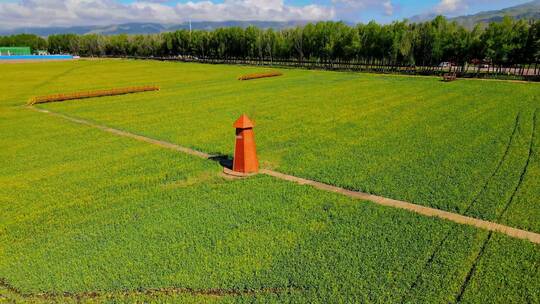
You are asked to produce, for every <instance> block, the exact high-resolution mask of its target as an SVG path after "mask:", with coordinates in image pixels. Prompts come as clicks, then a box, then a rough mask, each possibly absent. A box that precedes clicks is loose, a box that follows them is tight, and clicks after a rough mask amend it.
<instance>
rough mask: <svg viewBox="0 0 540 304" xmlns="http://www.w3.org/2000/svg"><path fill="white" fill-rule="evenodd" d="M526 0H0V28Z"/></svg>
mask: <svg viewBox="0 0 540 304" xmlns="http://www.w3.org/2000/svg"><path fill="white" fill-rule="evenodd" d="M529 1H530V0H422V1H415V0H0V28H15V27H31V26H73V25H111V24H119V23H127V22H159V23H181V22H185V21H188V20H195V21H224V20H267V21H268V20H271V21H287V20H308V21H318V20H345V21H351V22H367V21H370V20H376V21H379V22H383V23H387V22H391V21H393V20H401V19H404V18H409V17H411V16H415V15H432V14H442V15H446V16H457V15H465V14H473V13H477V12H479V11H485V10H493V9H500V8H504V7H509V6H514V5H518V4H522V3H526V2H529Z"/></svg>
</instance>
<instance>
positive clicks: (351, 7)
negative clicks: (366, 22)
mask: <svg viewBox="0 0 540 304" xmlns="http://www.w3.org/2000/svg"><path fill="white" fill-rule="evenodd" d="M332 3H333V4H334V5H335V6H336V8H337V10H338V14H342V15H344V16H348V17H353V19H356V18H354V15H355V14H358V13H361V12H362V11H365V10H368V9H375V10H380V11H381V12H382V13H384V14H385V15H387V16H392V15H393V14H394V9H395V7H394V4H393V3H392V0H332Z"/></svg>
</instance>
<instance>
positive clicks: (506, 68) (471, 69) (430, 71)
mask: <svg viewBox="0 0 540 304" xmlns="http://www.w3.org/2000/svg"><path fill="white" fill-rule="evenodd" d="M105 57H106V58H127V59H139V60H159V61H180V62H198V63H210V64H241V65H254V66H266V67H286V68H302V69H318V70H328V71H352V72H372V73H382V74H404V75H424V76H443V75H444V74H448V73H451V74H454V75H456V77H460V78H481V79H502V80H526V81H540V65H538V63H533V64H490V65H485V64H477V65H474V64H466V65H462V66H453V65H451V66H443V65H408V64H400V63H396V62H392V61H389V60H384V59H365V60H350V61H347V60H338V61H332V60H324V61H311V60H295V59H267V58H264V59H260V58H252V59H251V58H212V57H191V56H186V57H182V56H178V57H143V56H105Z"/></svg>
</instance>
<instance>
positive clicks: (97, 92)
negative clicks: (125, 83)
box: [28, 86, 159, 105]
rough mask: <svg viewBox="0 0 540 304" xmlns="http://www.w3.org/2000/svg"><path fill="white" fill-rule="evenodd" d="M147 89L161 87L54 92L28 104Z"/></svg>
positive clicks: (153, 89)
mask: <svg viewBox="0 0 540 304" xmlns="http://www.w3.org/2000/svg"><path fill="white" fill-rule="evenodd" d="M147 91H159V87H158V86H139V87H127V88H117V89H109V90H95V91H87V92H75V93H67V94H52V95H46V96H36V97H32V98H30V100H29V101H28V105H34V104H38V103H47V102H56V101H65V100H72V99H83V98H92V97H103V96H114V95H123V94H130V93H138V92H147Z"/></svg>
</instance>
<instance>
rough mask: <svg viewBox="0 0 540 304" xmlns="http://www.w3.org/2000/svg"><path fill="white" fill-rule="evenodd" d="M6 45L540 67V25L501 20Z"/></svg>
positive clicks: (21, 38)
mask: <svg viewBox="0 0 540 304" xmlns="http://www.w3.org/2000/svg"><path fill="white" fill-rule="evenodd" d="M0 45H3V46H30V47H32V49H44V48H46V49H48V51H49V52H50V53H53V54H62V53H69V54H74V55H80V56H104V55H112V56H155V57H158V56H194V57H214V58H264V59H296V60H318V61H349V60H354V59H371V58H374V59H384V60H387V61H391V62H395V63H400V64H416V65H433V64H439V63H440V62H446V61H449V62H455V63H456V64H463V63H465V62H469V61H471V60H475V59H476V60H487V61H491V62H494V63H531V62H538V61H540V21H536V22H532V21H529V22H527V21H523V20H522V21H514V20H512V19H510V18H504V19H503V20H502V21H501V22H496V23H491V24H489V25H487V26H480V25H479V26H477V27H475V28H474V29H471V30H470V29H467V28H465V27H463V26H460V25H459V24H457V23H455V22H450V21H448V20H447V19H445V18H444V17H437V18H435V19H434V20H432V21H429V22H424V23H409V22H408V21H401V22H393V23H391V24H378V23H376V22H370V23H368V24H357V25H354V26H349V25H347V24H345V23H342V22H319V23H314V24H307V25H305V26H303V27H296V28H289V29H283V30H279V31H276V30H273V29H266V30H264V29H260V28H257V27H252V26H251V27H247V28H239V27H231V28H220V29H216V30H213V31H199V30H196V31H188V30H179V31H176V32H168V33H162V34H151V35H125V34H120V35H109V36H105V35H98V34H90V35H75V34H62V35H51V36H49V37H48V38H47V39H44V38H41V37H37V36H35V35H26V34H25V35H16V36H8V37H0Z"/></svg>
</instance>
